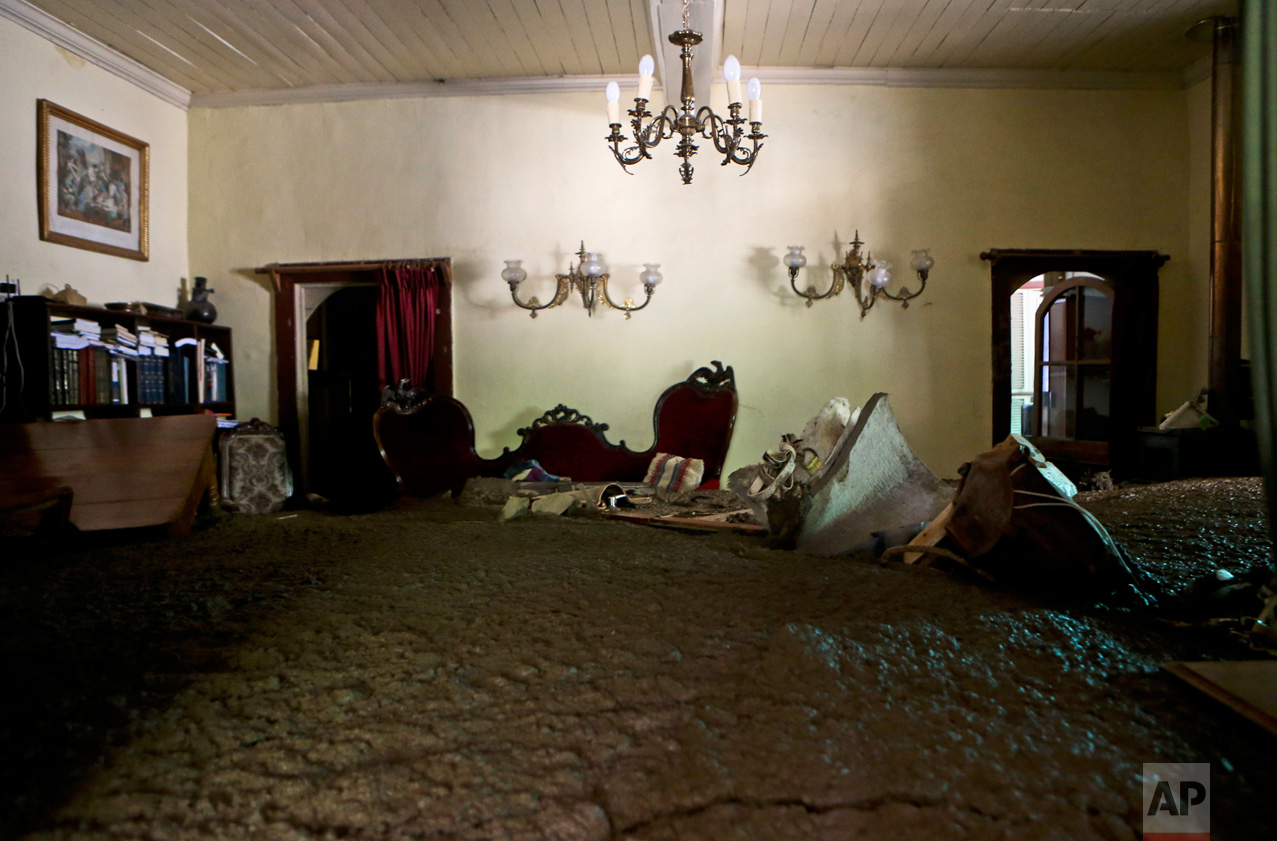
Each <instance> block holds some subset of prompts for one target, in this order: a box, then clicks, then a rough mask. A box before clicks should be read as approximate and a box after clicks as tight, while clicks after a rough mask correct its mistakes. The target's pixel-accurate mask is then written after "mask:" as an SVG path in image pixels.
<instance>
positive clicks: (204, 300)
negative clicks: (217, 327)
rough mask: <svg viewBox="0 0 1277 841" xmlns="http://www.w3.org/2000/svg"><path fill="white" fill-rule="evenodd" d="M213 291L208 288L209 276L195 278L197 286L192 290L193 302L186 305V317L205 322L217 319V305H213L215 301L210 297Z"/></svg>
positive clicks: (208, 322) (210, 322)
mask: <svg viewBox="0 0 1277 841" xmlns="http://www.w3.org/2000/svg"><path fill="white" fill-rule="evenodd" d="M213 291H215V290H213V289H209V288H208V278H206V277H197V278H195V288H194V289H192V290H191V303H190V304H189V305H187V307H186V317H187V318H188V319H189V320H191V321H200V322H203V323H204V324H212V323H213V322H214V321H216V320H217V307H215V306H213V302H212V301H210V300H209V299H208V296H209V294H210V293H211V292H213Z"/></svg>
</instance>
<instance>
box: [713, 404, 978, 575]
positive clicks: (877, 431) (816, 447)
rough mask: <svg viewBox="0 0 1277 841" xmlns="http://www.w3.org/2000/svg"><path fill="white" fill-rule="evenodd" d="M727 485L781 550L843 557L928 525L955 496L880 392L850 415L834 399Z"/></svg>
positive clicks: (736, 475) (741, 470) (733, 474)
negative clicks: (908, 526) (894, 532)
mask: <svg viewBox="0 0 1277 841" xmlns="http://www.w3.org/2000/svg"><path fill="white" fill-rule="evenodd" d="M728 486H729V487H730V488H731V489H732V490H733V491H735V492H736V493H737V494H738V495H740V496H741V497H742V498H743V499H745V500H746V501H747V502H749V503H750V505H751V507H752V508H753V509H754V512H755V515H756V516H757V517H758V519H759V521H760V522H762V523H764V524H765V525H766V526H767V527H768V530H769V531H770V532H771V534H772V535H774V536H775V537H776V538H777V540H778V541H779V542H780V543H781V544H782V545H791V546H793V547H794V548H796V549H797V550H798V551H800V552H805V553H807V554H813V555H837V554H843V553H845V552H848V551H850V550H853V549H854V548H855V547H857V546H859V545H861V544H863V543H865V542H866V541H870V540H872V539H873V537H874V536H875V535H876V534H878V533H880V532H884V531H888V530H891V529H895V528H897V527H899V526H900V525H902V524H904V523H919V524H920V523H923V522H926V521H928V520H931V519H933V518H934V517H935V516H936V515H937V514H939V513H940V511H941V510H943V509H944V507H945V505H947V504H948V502H949V500H950V499H951V498H952V497H953V489H952V488H951V487H949V486H948V485H946V484H945V483H944V482H943V481H941V480H940V479H939V478H938V477H937V476H936V475H935V474H934V473H932V472H931V471H930V470H929V469H927V466H926V465H925V464H923V463H922V461H921V460H919V459H918V457H917V456H916V455H914V452H913V450H912V449H910V447H909V444H908V442H907V441H905V439H904V435H902V434H901V432H900V427H899V426H898V425H897V424H896V419H895V416H894V415H892V413H891V406H890V404H889V403H888V402H887V395H886V394H884V393H882V392H879V393H877V394H875V395H873V397H871V398H869V400H868V401H867V402H866V403H865V405H864V406H863V407H861V408H860V409H858V410H857V411H855V412H852V411H851V410H850V405H849V404H848V403H847V401H846V400H845V399H844V398H835V399H834V400H831V401H830V402H829V404H827V405H826V407H825V408H824V409H822V410H821V413H820V414H818V415H817V416H816V417H814V418H812V421H811V422H810V423H808V424H807V427H806V428H805V429H804V430H803V432H802V433H801V434H800V435H797V436H794V435H786V436H784V437H783V439H782V442H781V447H780V449H779V451H778V452H777V453H774V454H768V455H767V456H765V457H764V462H763V463H762V464H758V465H752V466H750V467H744V468H741V469H740V470H737V471H735V472H734V473H732V475H731V477H730V478H729V480H728Z"/></svg>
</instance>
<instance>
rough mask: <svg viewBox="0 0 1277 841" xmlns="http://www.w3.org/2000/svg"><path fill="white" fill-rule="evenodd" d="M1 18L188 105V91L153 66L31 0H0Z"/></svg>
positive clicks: (150, 90)
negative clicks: (66, 21) (62, 19)
mask: <svg viewBox="0 0 1277 841" xmlns="http://www.w3.org/2000/svg"><path fill="white" fill-rule="evenodd" d="M0 18H8V19H9V20H11V21H13V22H14V23H16V24H18V25H19V26H21V27H24V28H26V29H29V30H31V31H32V32H34V33H35V34H36V35H39V36H40V37H42V38H44V39H46V40H48V41H51V42H52V43H54V44H56V45H58V46H59V47H61V48H62V49H64V50H66V51H67V52H70V53H74V54H75V55H78V56H79V57H80V58H82V59H84V60H85V61H87V62H89V63H91V64H95V65H97V66H98V67H101V68H102V69H103V70H105V71H107V72H108V73H112V74H114V75H116V76H119V77H120V78H121V79H123V80H125V81H126V82H132V83H133V84H135V85H137V86H138V87H139V88H141V89H142V90H144V91H146V92H147V93H150V94H154V95H155V96H157V97H159V98H160V99H162V100H164V101H165V102H167V103H169V104H170V105H176V106H177V107H178V108H181V109H182V110H186V109H187V108H189V107H190V102H191V92H190V91H188V90H187V89H186V88H184V87H182V86H181V85H179V84H177V83H175V82H171V81H169V80H168V79H166V78H164V77H163V76H161V75H160V74H159V73H156V72H155V71H154V70H151V69H149V68H147V67H144V66H142V65H141V64H139V63H137V62H136V61H134V60H133V59H131V58H128V57H126V56H125V55H123V54H122V53H119V52H117V51H116V50H114V49H112V48H111V47H108V46H107V45H106V44H103V43H102V42H101V41H97V40H94V39H93V38H90V37H89V36H87V35H85V34H84V33H83V32H81V31H80V30H78V29H76V28H74V27H72V26H71V25H69V24H66V23H63V22H62V21H60V20H58V19H57V18H55V17H53V16H52V15H50V14H49V13H47V12H44V11H41V10H40V9H37V8H36V7H35V6H32V5H31V4H30V3H26V2H24V1H23V0H0Z"/></svg>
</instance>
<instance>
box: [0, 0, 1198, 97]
mask: <svg viewBox="0 0 1277 841" xmlns="http://www.w3.org/2000/svg"><path fill="white" fill-rule="evenodd" d="M0 2H6V0H0ZM747 70H748V71H749V75H751V76H757V77H758V78H759V79H761V80H762V81H764V82H767V83H768V84H773V85H867V86H874V87H894V88H1004V89H1013V88H1031V89H1052V88H1053V89H1064V90H1183V89H1184V88H1185V87H1186V86H1187V84H1188V81H1187V79H1188V73H1187V72H1185V73H1174V72H1168V73H1124V72H1117V71H1113V72H1104V71H1071V70H958V69H946V68H940V69H897V68H877V67H834V68H823V67H753V68H747ZM609 81H617V82H620V84H621V90H622V91H624V90H625V89H626V88H627V87H630V88H633V87H634V86H635V85H637V84H638V76H637V75H634V74H630V75H625V76H611V77H604V76H554V77H542V76H528V77H523V78H515V79H456V80H453V81H444V82H415V83H407V84H377V85H321V86H314V87H305V88H272V89H268V90H252V91H230V92H225V93H197V94H194V95H193V96H192V97H191V102H190V106H191V107H192V108H236V107H243V106H253V105H297V104H303V103H317V102H355V101H358V100H364V99H410V98H419V97H435V96H495V95H501V94H530V93H582V92H584V93H595V92H598V93H601V92H602V91H603V88H604V86H606V85H607V83H608V82H609Z"/></svg>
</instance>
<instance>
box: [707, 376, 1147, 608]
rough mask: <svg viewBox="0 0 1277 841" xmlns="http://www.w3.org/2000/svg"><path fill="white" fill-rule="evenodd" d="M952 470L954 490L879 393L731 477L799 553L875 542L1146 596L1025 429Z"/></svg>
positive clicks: (879, 551) (989, 570)
mask: <svg viewBox="0 0 1277 841" xmlns="http://www.w3.org/2000/svg"><path fill="white" fill-rule="evenodd" d="M959 472H960V473H961V475H962V479H961V482H960V483H959V484H958V487H957V490H956V491H955V490H954V488H953V487H952V486H951V485H949V484H946V483H945V482H943V481H941V480H940V479H939V478H937V477H936V476H935V474H933V473H932V472H931V471H930V470H928V469H927V467H926V466H925V465H924V464H923V463H922V462H921V461H920V460H919V459H918V457H917V456H916V455H915V454H914V452H913V450H912V449H910V447H909V444H908V442H907V441H905V439H904V436H903V435H902V434H901V432H900V427H899V426H898V425H897V424H896V421H895V418H894V417H893V415H892V414H891V408H890V405H889V404H888V402H887V395H886V394H883V393H878V394H875V395H874V396H873V397H872V398H870V400H869V401H868V402H866V403H865V405H864V407H863V408H861V409H856V410H853V409H852V408H851V406H850V403H849V402H848V401H847V400H846V399H845V398H841V397H840V398H835V399H833V400H831V401H829V403H827V404H826V405H825V407H824V408H823V409H821V411H820V412H819V413H818V414H817V415H816V416H815V417H814V418H812V420H811V421H810V422H809V423H808V424H807V425H806V427H804V429H803V431H802V433H801V434H799V435H792V434H787V435H783V436H782V437H781V442H780V446H779V447H778V448H777V449H776V450H773V451H769V452H768V453H766V454H764V457H763V460H762V462H761V463H759V464H755V465H750V466H748V467H744V468H741V469H740V470H737V471H735V472H734V473H733V474H732V475H731V476H730V477H729V479H728V487H730V488H731V489H732V490H733V491H735V492H736V493H737V494H738V495H740V497H741V498H742V499H744V500H745V501H746V502H748V503H749V504H750V506H751V508H753V510H754V511H755V513H756V516H757V517H758V520H759V521H760V522H761V523H764V524H765V525H766V526H767V529H768V531H769V533H770V535H771V536H772V538H773V540H774V541H775V542H776V543H777V544H778V545H781V546H789V547H792V548H795V549H797V550H798V551H800V552H805V553H808V554H816V555H840V554H847V555H850V554H858V553H861V552H872V553H873V554H875V555H883V556H886V557H902V558H903V560H904V561H905V562H906V563H921V564H924V565H937V566H948V567H954V566H957V567H962V568H965V569H968V570H971V571H974V572H975V573H976V574H978V575H980V576H981V577H983V578H985V579H987V580H990V581H995V582H998V583H999V584H1003V585H1007V586H1011V587H1016V588H1019V589H1026V590H1037V591H1040V592H1049V593H1052V594H1055V595H1067V596H1075V597H1081V598H1095V597H1100V596H1107V595H1110V594H1114V593H1120V594H1121V595H1122V596H1123V597H1124V598H1128V599H1130V600H1133V601H1135V602H1137V603H1142V604H1148V603H1151V602H1152V601H1153V598H1152V596H1150V595H1149V592H1150V591H1151V588H1150V587H1149V585H1148V583H1147V582H1146V581H1145V580H1143V578H1142V577H1141V576H1140V575H1139V574H1138V572H1137V571H1136V569H1135V568H1134V566H1133V564H1132V563H1131V560H1130V558H1129V556H1128V555H1127V554H1126V552H1125V550H1124V549H1123V548H1122V547H1121V546H1120V545H1118V543H1117V541H1115V540H1114V539H1113V538H1112V537H1111V536H1110V535H1109V533H1108V531H1107V530H1106V529H1105V528H1104V526H1103V525H1102V524H1101V523H1100V522H1099V520H1097V519H1096V518H1095V517H1094V515H1092V514H1091V513H1090V512H1088V511H1087V510H1086V509H1085V508H1083V507H1082V506H1080V505H1078V504H1077V503H1076V502H1075V501H1074V500H1073V497H1074V495H1075V494H1076V493H1077V489H1076V487H1075V486H1074V485H1073V483H1072V482H1071V481H1069V479H1068V478H1067V477H1066V476H1065V475H1064V474H1063V473H1061V472H1060V471H1059V470H1058V469H1056V468H1055V467H1054V465H1052V464H1051V463H1050V462H1048V461H1047V460H1046V459H1045V458H1044V457H1043V456H1042V454H1041V453H1040V452H1038V450H1037V449H1036V448H1034V447H1033V445H1031V444H1030V443H1029V442H1028V441H1026V440H1025V439H1023V438H1021V437H1019V436H1011V437H1010V438H1008V439H1007V440H1005V441H1003V442H1002V443H1001V444H999V445H998V446H996V447H994V448H993V449H992V450H990V451H988V452H986V453H982V454H980V455H978V456H976V457H975V458H974V459H973V460H972V461H971V462H969V463H968V464H965V465H963V466H962V468H961V470H960V471H959Z"/></svg>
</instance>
